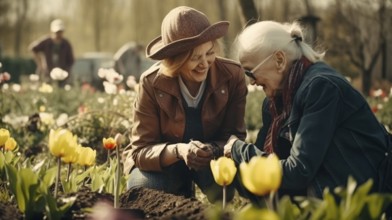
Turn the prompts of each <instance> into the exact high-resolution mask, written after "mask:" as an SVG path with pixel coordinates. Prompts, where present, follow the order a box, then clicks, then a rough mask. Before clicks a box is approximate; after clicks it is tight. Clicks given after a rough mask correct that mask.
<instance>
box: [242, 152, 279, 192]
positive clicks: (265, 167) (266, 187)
mask: <svg viewBox="0 0 392 220" xmlns="http://www.w3.org/2000/svg"><path fill="white" fill-rule="evenodd" d="M240 172H241V180H242V183H243V185H244V186H245V187H246V188H247V189H248V190H249V191H250V192H252V193H254V194H255V195H258V196H262V195H266V194H268V193H270V192H275V191H277V190H278V189H279V186H280V183H281V181H282V167H281V164H280V162H279V159H278V157H277V156H276V155H275V154H272V155H270V156H269V157H268V158H265V157H253V158H252V159H251V160H250V161H249V163H241V164H240Z"/></svg>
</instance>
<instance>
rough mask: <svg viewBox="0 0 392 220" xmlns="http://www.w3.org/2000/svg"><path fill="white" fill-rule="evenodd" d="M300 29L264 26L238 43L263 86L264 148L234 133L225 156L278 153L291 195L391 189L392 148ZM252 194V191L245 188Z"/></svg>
mask: <svg viewBox="0 0 392 220" xmlns="http://www.w3.org/2000/svg"><path fill="white" fill-rule="evenodd" d="M302 39H303V32H302V29H301V27H300V26H299V25H298V24H296V23H294V24H280V23H277V22H274V21H261V22H258V23H256V24H253V25H251V26H249V27H247V28H245V29H244V30H243V32H242V33H241V34H240V35H239V36H238V38H237V47H238V48H237V49H238V57H239V60H240V62H241V64H242V66H243V67H244V69H245V74H246V75H247V76H248V77H249V78H250V83H251V84H254V85H258V86H262V87H263V90H264V92H265V94H266V96H267V98H266V100H265V101H264V105H263V128H262V129H261V131H260V134H259V137H258V140H257V142H256V143H257V145H253V144H248V143H245V142H243V141H242V140H240V139H239V138H237V137H235V136H232V137H231V138H230V140H229V141H228V143H227V144H226V145H225V149H224V152H225V155H227V156H231V157H232V158H233V159H234V161H235V162H236V164H240V163H241V162H248V161H249V160H250V159H251V158H252V157H254V156H267V155H269V154H276V155H277V156H278V157H279V158H280V159H281V160H280V162H281V165H282V169H283V178H282V183H281V186H280V189H281V190H285V191H286V193H290V194H295V193H296V192H301V193H303V192H304V191H305V192H306V194H307V195H308V196H314V197H318V198H322V196H323V191H324V189H325V188H329V192H332V193H333V190H334V189H335V188H336V187H338V186H346V185H347V180H348V177H349V176H352V177H353V178H354V179H355V180H356V181H357V183H358V184H363V183H364V182H366V181H367V180H369V179H372V180H373V186H372V192H391V191H392V182H391V181H392V146H391V140H390V137H389V134H388V133H387V131H386V129H385V127H384V126H383V125H382V124H380V123H379V121H378V120H377V118H376V117H375V115H374V114H373V112H372V110H371V109H370V107H369V105H368V103H367V101H366V99H365V98H364V97H363V96H362V95H361V93H360V92H358V91H357V90H355V89H354V88H353V87H352V85H351V84H350V83H349V82H348V81H347V80H346V79H345V77H344V76H343V75H341V74H340V73H338V72H337V71H336V70H334V69H333V68H332V67H330V66H329V65H327V64H326V63H324V62H322V58H323V56H324V53H320V52H316V51H315V50H313V49H312V48H311V47H310V46H309V45H308V44H307V43H305V42H304V41H303V40H302ZM238 191H239V192H243V195H246V197H252V195H250V193H249V192H246V190H244V189H243V188H239V190H238Z"/></svg>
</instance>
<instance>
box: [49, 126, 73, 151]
mask: <svg viewBox="0 0 392 220" xmlns="http://www.w3.org/2000/svg"><path fill="white" fill-rule="evenodd" d="M76 146H77V137H76V136H74V135H73V134H72V133H71V132H70V131H69V130H67V129H57V130H53V129H51V130H50V133H49V151H50V153H52V155H53V156H55V157H64V156H66V155H67V154H69V153H72V152H73V149H71V148H74V147H76Z"/></svg>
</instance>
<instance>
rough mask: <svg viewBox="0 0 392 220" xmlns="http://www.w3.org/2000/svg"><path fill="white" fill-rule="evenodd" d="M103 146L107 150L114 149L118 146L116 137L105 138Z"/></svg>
mask: <svg viewBox="0 0 392 220" xmlns="http://www.w3.org/2000/svg"><path fill="white" fill-rule="evenodd" d="M102 143H103V147H104V148H105V149H107V150H113V149H114V148H115V147H116V141H115V140H114V138H112V137H110V138H103V140H102Z"/></svg>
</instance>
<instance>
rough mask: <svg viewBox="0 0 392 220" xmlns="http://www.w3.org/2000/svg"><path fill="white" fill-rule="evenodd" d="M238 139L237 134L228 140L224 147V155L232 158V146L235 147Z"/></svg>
mask: <svg viewBox="0 0 392 220" xmlns="http://www.w3.org/2000/svg"><path fill="white" fill-rule="evenodd" d="M236 140H238V137H237V136H235V135H231V136H230V138H229V140H227V143H226V144H225V146H224V147H223V155H225V156H226V157H230V158H231V148H232V147H233V144H234V142H235V141H236Z"/></svg>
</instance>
